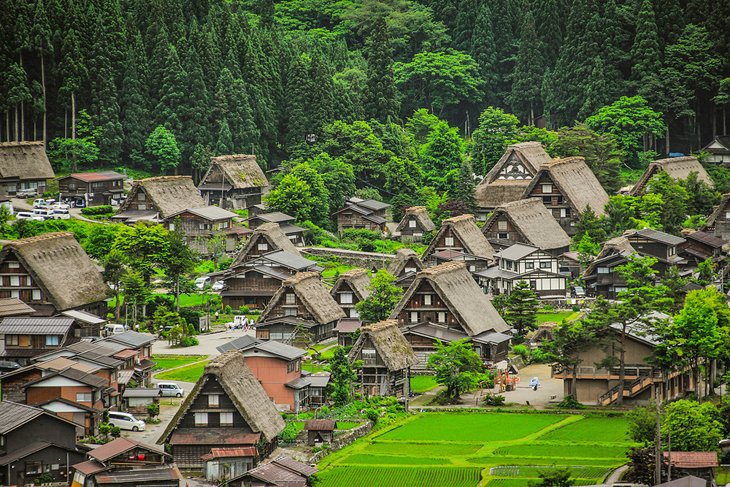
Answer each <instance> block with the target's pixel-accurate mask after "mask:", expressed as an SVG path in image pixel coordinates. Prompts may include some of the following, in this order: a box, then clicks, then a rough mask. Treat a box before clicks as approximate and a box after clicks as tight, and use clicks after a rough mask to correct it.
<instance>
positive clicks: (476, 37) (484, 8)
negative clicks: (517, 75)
mask: <svg viewBox="0 0 730 487" xmlns="http://www.w3.org/2000/svg"><path fill="white" fill-rule="evenodd" d="M468 52H469V54H471V56H472V57H473V58H474V60H475V61H476V62H477V64H478V65H479V74H480V75H481V78H482V79H483V80H484V92H485V93H486V95H487V100H488V101H489V102H491V103H496V95H495V90H496V85H497V72H496V70H495V67H496V65H497V47H496V45H495V40H494V30H493V29H492V12H491V10H489V4H488V3H487V2H479V6H478V9H477V11H476V17H475V19H474V32H473V34H472V37H471V47H470V49H469V51H468Z"/></svg>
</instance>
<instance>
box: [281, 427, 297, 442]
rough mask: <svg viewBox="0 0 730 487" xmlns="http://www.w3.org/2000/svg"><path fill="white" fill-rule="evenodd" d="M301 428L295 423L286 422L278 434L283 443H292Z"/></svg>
mask: <svg viewBox="0 0 730 487" xmlns="http://www.w3.org/2000/svg"><path fill="white" fill-rule="evenodd" d="M301 430H302V429H301V428H300V427H299V425H298V424H297V423H287V424H286V426H285V427H284V430H283V431H282V432H281V434H280V438H281V441H283V442H285V443H292V442H293V441H294V440H296V439H297V436H299V432H300V431H301Z"/></svg>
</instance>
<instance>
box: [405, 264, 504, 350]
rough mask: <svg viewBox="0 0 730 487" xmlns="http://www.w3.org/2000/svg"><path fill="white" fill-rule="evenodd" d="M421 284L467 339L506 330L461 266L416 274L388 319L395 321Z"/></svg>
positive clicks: (462, 265)
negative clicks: (443, 306)
mask: <svg viewBox="0 0 730 487" xmlns="http://www.w3.org/2000/svg"><path fill="white" fill-rule="evenodd" d="M423 281H426V282H428V283H429V284H431V287H433V290H434V291H435V292H436V293H437V294H438V295H439V296H440V297H441V299H442V300H443V302H444V303H445V304H446V306H448V308H449V310H450V311H451V312H452V313H453V314H454V316H456V318H457V319H458V321H459V323H460V324H461V325H462V327H463V328H464V331H465V332H466V333H467V334H468V335H469V336H475V335H479V334H480V333H484V332H486V331H496V332H500V333H502V332H505V331H508V330H509V326H508V325H507V323H505V321H504V320H503V319H502V317H501V316H500V315H499V313H497V310H496V309H495V308H494V305H493V304H492V301H491V300H490V299H489V298H488V297H487V295H486V294H484V293H483V292H482V289H481V288H480V287H479V285H478V284H477V283H476V281H474V278H473V277H472V276H471V274H470V273H469V271H468V270H467V268H466V265H465V264H464V263H463V262H446V263H444V264H441V265H437V266H434V267H429V268H428V269H425V270H423V271H421V272H419V273H418V274H417V275H416V279H415V280H414V281H413V283H411V285H410V287H409V288H408V290H407V291H406V292H405V294H404V295H403V298H402V299H401V300H400V302H399V303H398V305H397V306H396V307H395V310H393V313H391V315H390V317H391V319H395V318H397V316H398V314H399V313H400V312H401V310H402V309H403V307H404V306H405V305H406V303H408V301H410V299H411V296H413V294H414V293H415V292H416V290H417V289H418V287H419V286H420V285H421V283H422V282H423Z"/></svg>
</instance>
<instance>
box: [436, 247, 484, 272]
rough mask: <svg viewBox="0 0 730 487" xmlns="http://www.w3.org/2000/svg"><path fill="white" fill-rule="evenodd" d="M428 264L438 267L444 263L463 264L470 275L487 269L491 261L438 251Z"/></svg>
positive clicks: (449, 251) (455, 251) (463, 253)
mask: <svg viewBox="0 0 730 487" xmlns="http://www.w3.org/2000/svg"><path fill="white" fill-rule="evenodd" d="M429 262H430V263H431V264H433V265H440V264H444V263H446V262H463V263H464V264H465V265H466V268H467V269H468V270H469V272H471V273H475V272H480V271H483V270H484V269H486V268H487V267H489V264H491V263H492V259H486V258H484V257H478V256H476V255H472V254H467V253H466V252H460V251H458V250H451V249H447V250H439V251H438V252H434V253H433V254H431V258H430V260H429Z"/></svg>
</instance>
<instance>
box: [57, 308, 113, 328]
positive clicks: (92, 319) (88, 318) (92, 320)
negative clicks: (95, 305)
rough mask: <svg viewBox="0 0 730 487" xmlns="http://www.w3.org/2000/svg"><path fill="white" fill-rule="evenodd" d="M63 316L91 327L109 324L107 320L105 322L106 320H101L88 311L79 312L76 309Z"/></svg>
mask: <svg viewBox="0 0 730 487" xmlns="http://www.w3.org/2000/svg"><path fill="white" fill-rule="evenodd" d="M61 314H62V315H63V316H68V317H69V318H73V319H75V320H77V321H80V322H81V323H88V324H90V325H100V324H102V323H106V322H107V320H105V319H104V318H100V317H98V316H96V315H94V314H91V313H87V312H86V311H79V310H76V309H72V310H69V311H64V312H62V313H61Z"/></svg>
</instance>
